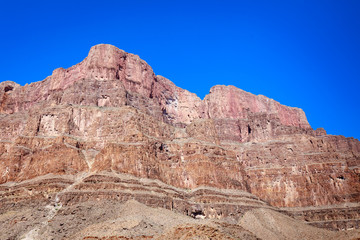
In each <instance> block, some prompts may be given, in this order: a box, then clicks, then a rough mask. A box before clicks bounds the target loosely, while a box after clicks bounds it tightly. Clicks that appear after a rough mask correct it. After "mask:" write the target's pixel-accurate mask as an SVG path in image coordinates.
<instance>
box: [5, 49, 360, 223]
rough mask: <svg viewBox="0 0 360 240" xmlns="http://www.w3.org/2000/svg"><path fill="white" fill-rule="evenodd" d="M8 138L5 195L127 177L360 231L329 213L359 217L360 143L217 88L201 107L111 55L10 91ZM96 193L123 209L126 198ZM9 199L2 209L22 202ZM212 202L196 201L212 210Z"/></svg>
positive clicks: (130, 60) (96, 54)
mask: <svg viewBox="0 0 360 240" xmlns="http://www.w3.org/2000/svg"><path fill="white" fill-rule="evenodd" d="M0 129H1V131H0V183H2V184H3V185H4V186H6V184H8V183H10V182H21V181H25V180H30V179H34V178H36V177H41V176H44V175H46V174H55V175H77V174H89V173H92V174H95V173H97V172H113V173H116V174H121V173H125V174H131V175H133V176H135V177H139V178H149V179H156V180H159V181H161V182H162V183H164V184H167V185H169V186H173V187H177V188H183V189H189V190H191V189H196V188H198V187H200V186H207V187H213V188H217V189H232V190H236V191H244V192H248V193H251V194H253V195H254V196H256V197H258V198H259V201H260V200H261V201H266V202H267V204H269V206H273V207H285V208H287V207H291V208H292V210H291V211H290V210H289V214H290V215H291V214H292V215H293V216H297V217H298V218H302V219H303V220H307V221H308V222H312V221H316V222H317V226H324V227H329V228H341V229H346V228H351V226H352V225H354V226H353V227H358V226H359V219H360V218H359V214H352V215H351V214H350V215H351V216H352V219H351V221H352V223H351V224H350V225H351V226H350V225H349V226H348V225H347V224H346V223H345V224H344V221H347V219H346V218H347V217H341V221H342V222H341V224H336V222H337V221H338V220H339V219H337V218H336V217H331V218H328V217H326V216H329V214H330V215H331V211H333V210H332V209H333V208H326V206H338V207H340V208H341V207H342V206H345V205H346V204H348V205H347V206H350V207H348V208H350V209H348V210H349V211H348V212H351V213H353V212H356V211H358V209H359V208H358V206H354V205H351V204H350V205H349V203H359V202H360V180H359V178H360V169H359V167H360V143H359V141H358V140H356V139H353V138H345V137H342V136H332V135H327V134H326V131H325V130H324V129H317V130H313V129H312V128H311V127H310V125H309V123H308V122H307V120H306V116H305V113H304V112H303V111H302V110H301V109H299V108H292V107H287V106H284V105H281V104H280V103H278V102H276V101H275V100H273V99H269V98H267V97H265V96H261V95H259V96H256V95H253V94H251V93H247V92H245V91H243V90H240V89H238V88H236V87H234V86H214V87H213V88H211V90H210V93H209V94H208V95H207V96H206V97H205V98H204V100H201V99H200V98H198V97H197V96H196V95H195V94H193V93H190V92H188V91H187V90H183V89H181V88H179V87H177V86H175V85H174V84H173V83H172V82H171V81H169V80H168V79H166V78H164V77H162V76H156V75H155V74H154V72H153V71H152V69H151V67H150V66H149V65H148V64H147V63H146V62H145V61H143V60H141V59H140V58H139V57H138V56H136V55H133V54H130V53H126V52H124V51H122V50H120V49H118V48H116V47H114V46H111V45H105V44H101V45H96V46H94V47H92V48H91V50H90V52H89V55H88V56H87V57H86V58H85V59H84V60H83V61H82V62H81V63H79V64H77V65H74V66H73V67H71V68H69V69H62V68H59V69H56V70H54V72H53V74H52V75H51V76H49V77H47V78H46V79H44V80H43V81H41V82H36V83H32V84H30V85H26V86H20V85H18V84H16V83H14V82H10V81H7V82H2V83H0ZM105 185H106V186H105ZM93 186H95V185H93ZM93 186H92V187H91V189H92V190H94V189H103V188H104V189H108V192H107V193H106V194H110V195H108V196H109V198H110V199H113V198H115V197H114V196H113V195H112V193H111V192H113V190H114V187H115V186H113V185H111V184H110V185H109V184H105V183H104V184H102V185H101V186H100V185H97V186H96V187H93ZM78 187H79V188H81V189H86V188H87V187H89V186H88V185H87V184H86V182H85V183H83V184H82V185H81V184H79V185H78ZM3 188H4V187H3ZM7 191H10V192H12V191H14V190H13V189H12V188H11V187H10V188H6V189H5V190H4V192H7ZM53 191H54V192H55V193H56V192H58V191H61V187H60V188H58V187H55V188H54V190H53ZM89 191H90V190H89ZM18 193H19V194H20V197H19V198H20V199H22V197H21V194H23V193H24V194H25V195H24V196H27V195H26V191H24V190H19V192H18ZM75 193H76V194H75ZM90 193H91V194H90V195H89V194H88V195H87V194H85V192H84V191H79V192H76V191H75V192H74V194H70V195H66V194H63V198H62V200H63V201H64V204H67V203H75V202H78V201H82V200H84V199H85V200H86V199H92V200H93V199H94V198H97V197H96V196H97V194H98V192H97V193H95V192H92V191H90ZM129 194H130V195H131V193H129ZM5 195H6V194H5ZM5 195H3V197H2V201H3V202H9V201H10V202H11V201H12V200H14V201H15V199H17V198H15V197H14V199H13V198H9V196H8V195H6V197H4V196H5ZM214 195H215V196H217V197H220V196H219V195H218V194H216V193H214ZM120 196H125V195H124V194H120ZM166 196H167V198H168V199H171V198H173V195H171V194H170V195H166ZM204 196H205V195H204ZM101 198H102V197H100V199H101ZM120 198H123V197H120ZM204 198H205V199H202V197H198V198H196V201H195V200H194V201H195V202H202V201H205V202H206V201H211V200H208V199H207V197H204ZM215 198H216V197H215ZM9 199H10V200H9ZM123 200H126V199H125V198H124V199H123ZM21 201H22V200H21ZM231 201H232V200H230V202H231ZM154 202H155V204H152V203H148V202H146V203H145V204H148V205H151V206H160V207H166V208H169V209H171V207H169V205H168V204H170V202H168V203H166V204H165V203H161V204H160V203H158V202H157V200H156V201H155V200H154ZM162 204H163V205H162ZM172 204H174V203H172ZM173 207H174V206H173ZM296 207H303V208H306V207H325V209H327V210H324V211H328V215H327V214H324V213H323V212H322V213H319V212H318V210H317V209H316V208H315V209H310V210H309V209H306V213H305V212H304V213H303V214H301V213H299V212H296V213H294V212H293V208H296ZM184 209H187V210H188V211H190V210H189V208H184ZM229 209H232V208H229ZM229 209H228V210H224V209H223V210H221V211H222V212H224V211H229ZM184 211H185V210H184ZM304 211H305V210H304ZM290 212H291V213H290ZM300 212H301V211H300ZM229 214H230V213H229ZM345 215H346V214H345ZM350 215H349V216H350ZM300 216H302V217H300ZM306 216H312V217H306ZM339 216H340V215H339ZM346 216H348V215H346ZM206 217H208V216H206ZM344 218H345V219H344ZM349 219H350V218H349ZM349 221H350V220H349ZM322 223H323V224H322Z"/></svg>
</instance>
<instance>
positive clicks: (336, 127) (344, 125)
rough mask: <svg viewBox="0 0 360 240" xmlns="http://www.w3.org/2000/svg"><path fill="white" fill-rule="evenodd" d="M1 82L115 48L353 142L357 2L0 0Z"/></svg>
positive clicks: (358, 62) (357, 102)
mask: <svg viewBox="0 0 360 240" xmlns="http://www.w3.org/2000/svg"><path fill="white" fill-rule="evenodd" d="M0 34H1V38H0V54H1V55H0V66H1V70H0V81H5V80H12V81H15V82H17V83H20V84H22V85H24V84H25V83H30V82H34V81H40V80H43V79H44V78H45V77H47V76H49V75H51V73H52V71H53V70H54V69H55V68H58V67H64V68H68V67H70V66H72V65H74V64H76V63H78V62H80V61H81V60H82V59H83V58H85V57H86V56H87V53H88V51H89V49H90V47H91V46H93V45H95V44H99V43H109V44H113V45H115V46H117V47H119V48H121V49H123V50H125V51H127V52H131V53H135V54H138V55H139V56H140V57H141V58H142V59H144V60H146V61H147V62H148V63H149V64H150V65H151V66H152V67H153V69H154V71H155V73H156V74H159V75H162V76H165V77H167V78H169V79H170V80H172V81H173V82H174V83H175V84H176V85H178V86H180V87H182V88H185V89H188V90H189V91H191V92H195V93H196V94H198V96H200V97H201V98H203V97H204V96H205V95H206V94H207V93H208V92H209V89H210V87H211V86H213V85H216V84H224V85H235V86H237V87H239V88H241V89H243V90H245V91H248V92H252V93H254V94H263V95H265V96H268V97H270V98H273V99H275V100H277V101H279V102H280V103H282V104H285V105H288V106H294V107H299V108H302V109H303V110H304V111H305V113H306V115H307V118H308V120H309V122H310V124H311V125H312V127H313V128H314V129H316V128H318V127H324V128H325V129H326V130H327V131H328V133H330V134H336V135H338V134H339V135H345V136H347V137H350V136H353V137H355V138H358V139H359V138H360V124H359V120H360V94H359V90H360V1H358V0H353V1H350V0H341V1H340V0H337V1H332V0H327V1H314V0H311V1H297V0H292V1H288V0H283V1H276V0H275V1H268V0H263V1H260V0H258V1H257V0H254V1H252V0H251V1H250V0H246V1H245V0H238V1H226V0H222V1H211V0H208V1H195V0H194V1H186V0H183V1H169V0H168V1H156V0H154V1H149V0H147V1H138V0H131V1H130V0H129V1H106V0H102V1H91V0H89V1H67V0H64V1H16V0H14V1H1V7H0Z"/></svg>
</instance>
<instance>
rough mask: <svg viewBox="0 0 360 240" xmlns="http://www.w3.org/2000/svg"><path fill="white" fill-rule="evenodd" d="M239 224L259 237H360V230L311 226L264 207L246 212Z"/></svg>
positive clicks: (280, 239) (270, 239)
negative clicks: (339, 229)
mask: <svg viewBox="0 0 360 240" xmlns="http://www.w3.org/2000/svg"><path fill="white" fill-rule="evenodd" d="M239 224H240V226H242V227H243V228H244V229H246V230H248V231H250V232H252V233H254V234H255V235H256V236H257V237H258V238H261V239H268V240H272V239H274V240H282V239H283V240H291V239H294V240H295V239H304V240H305V239H309V240H313V239H353V238H356V237H360V231H347V232H332V231H328V230H325V229H320V228H316V227H312V226H309V225H307V224H306V223H305V222H302V221H299V220H295V219H293V218H291V217H288V216H286V215H284V214H281V213H279V212H276V211H273V210H270V209H263V208H258V209H253V210H251V211H248V212H246V213H245V215H244V216H243V217H242V218H241V219H240V221H239Z"/></svg>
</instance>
